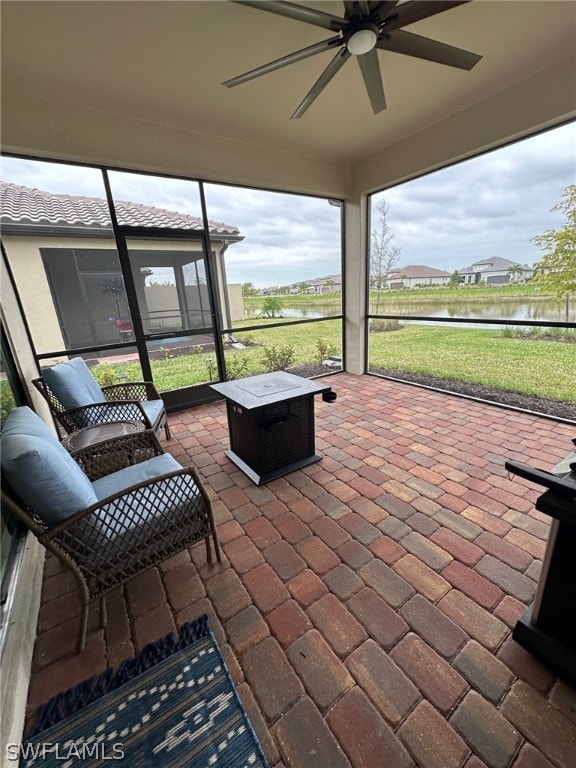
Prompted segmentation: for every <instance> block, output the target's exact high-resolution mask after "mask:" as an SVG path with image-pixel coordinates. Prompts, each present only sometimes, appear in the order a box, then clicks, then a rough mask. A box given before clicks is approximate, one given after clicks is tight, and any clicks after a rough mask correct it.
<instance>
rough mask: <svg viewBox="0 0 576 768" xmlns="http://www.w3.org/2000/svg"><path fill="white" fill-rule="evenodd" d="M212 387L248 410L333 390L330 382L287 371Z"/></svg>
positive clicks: (248, 377) (264, 374)
mask: <svg viewBox="0 0 576 768" xmlns="http://www.w3.org/2000/svg"><path fill="white" fill-rule="evenodd" d="M210 386H211V388H212V389H215V390H216V392H219V393H220V394H221V395H224V397H225V398H227V399H228V400H232V401H233V402H235V403H237V404H238V405H241V406H242V407H243V408H246V410H252V409H254V408H261V407H262V406H265V405H272V404H273V403H280V402H283V401H285V400H293V399H294V398H296V397H303V396H305V395H316V394H319V393H320V392H329V391H330V390H331V389H332V388H331V387H330V386H328V385H326V384H319V383H317V382H316V381H311V380H310V379H304V378H303V377H302V376H296V375H295V374H293V373H286V372H285V371H276V372H274V373H261V374H259V375H257V376H247V377H246V378H245V379H235V380H234V381H223V382H221V383H219V384H210Z"/></svg>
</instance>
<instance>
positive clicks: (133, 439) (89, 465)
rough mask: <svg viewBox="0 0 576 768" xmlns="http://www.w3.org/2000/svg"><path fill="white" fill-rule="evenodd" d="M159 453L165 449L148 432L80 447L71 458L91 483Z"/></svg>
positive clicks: (151, 431) (152, 433)
mask: <svg viewBox="0 0 576 768" xmlns="http://www.w3.org/2000/svg"><path fill="white" fill-rule="evenodd" d="M162 453H164V449H163V448H162V446H161V445H160V442H159V440H158V438H157V437H156V434H155V432H154V430H152V429H147V430H145V431H144V432H134V433H131V434H128V435H120V436H119V437H113V438H112V439H110V440H106V441H104V442H101V443H96V444H95V445H89V446H87V447H86V448H80V449H78V450H76V451H72V452H71V456H72V457H73V458H74V460H75V461H76V462H77V464H79V465H80V467H81V469H82V470H83V471H84V473H85V474H86V475H88V478H89V479H90V480H91V481H94V480H99V479H100V478H101V477H105V476H106V475H110V474H112V472H118V471H119V470H121V469H125V468H126V467H130V466H132V465H134V464H140V462H142V461H147V460H148V459H153V458H154V456H160V455H161V454H162Z"/></svg>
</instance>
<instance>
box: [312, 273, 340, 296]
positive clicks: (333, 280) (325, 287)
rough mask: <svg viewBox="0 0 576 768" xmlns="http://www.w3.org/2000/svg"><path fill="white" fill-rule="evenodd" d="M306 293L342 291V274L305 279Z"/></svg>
mask: <svg viewBox="0 0 576 768" xmlns="http://www.w3.org/2000/svg"><path fill="white" fill-rule="evenodd" d="M307 284H308V287H307V288H306V292H307V293H313V294H323V293H342V275H327V276H326V277H317V278H315V279H314V280H308V281H307Z"/></svg>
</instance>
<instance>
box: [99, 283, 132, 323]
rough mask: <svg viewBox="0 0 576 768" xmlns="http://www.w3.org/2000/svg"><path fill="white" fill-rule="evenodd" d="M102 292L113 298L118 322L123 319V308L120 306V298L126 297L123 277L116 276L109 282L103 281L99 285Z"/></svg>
mask: <svg viewBox="0 0 576 768" xmlns="http://www.w3.org/2000/svg"><path fill="white" fill-rule="evenodd" d="M98 285H99V287H100V291H101V293H102V294H103V295H104V296H113V297H114V304H115V305H116V317H117V318H118V320H121V319H122V307H121V306H120V298H121V297H122V296H124V294H125V293H126V291H125V290H124V281H123V280H122V278H121V277H118V276H117V275H114V277H110V278H108V279H107V280H102V282H101V283H98Z"/></svg>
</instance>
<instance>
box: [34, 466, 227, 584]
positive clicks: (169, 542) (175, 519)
mask: <svg viewBox="0 0 576 768" xmlns="http://www.w3.org/2000/svg"><path fill="white" fill-rule="evenodd" d="M212 522H213V516H212V509H211V505H210V501H209V499H208V496H207V494H206V492H205V491H204V489H203V487H202V486H201V485H200V481H199V480H198V477H197V475H196V473H195V472H194V471H193V470H191V469H185V468H182V469H179V470H175V471H174V472H169V473H167V474H165V475H160V476H158V477H155V478H151V479H150V480H148V481H146V482H144V483H139V484H138V485H134V486H131V487H129V488H125V489H123V490H122V492H121V493H118V494H115V495H112V496H109V497H107V498H105V499H101V500H100V501H99V502H98V503H97V504H93V505H92V506H91V507H88V508H87V509H85V510H82V511H81V512H78V513H77V514H76V515H73V516H72V517H69V518H68V519H67V520H64V521H63V522H62V523H59V524H58V525H57V526H54V527H53V528H51V529H50V530H48V531H46V533H45V534H44V535H42V536H41V537H40V541H41V543H42V544H44V545H45V546H46V547H47V548H48V549H51V550H52V551H54V550H55V549H56V550H59V551H60V552H64V553H65V555H66V556H67V557H68V558H70V560H72V561H74V562H75V563H76V564H77V565H78V567H79V568H80V569H81V570H85V571H86V570H87V571H89V572H90V573H91V574H92V575H93V574H94V573H95V572H98V571H99V572H101V573H104V572H109V571H111V570H118V569H122V567H123V563H125V562H131V563H132V567H133V563H134V559H135V558H137V557H138V555H139V554H142V556H143V557H144V558H147V559H148V560H150V559H151V558H152V559H153V557H155V556H156V555H157V554H158V553H161V552H162V551H163V550H165V549H166V548H172V549H173V550H178V549H179V548H183V547H186V546H189V544H190V543H191V542H192V543H193V542H194V541H199V540H200V539H201V538H203V537H205V536H207V535H208V534H209V533H210V532H211V523H212Z"/></svg>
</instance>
